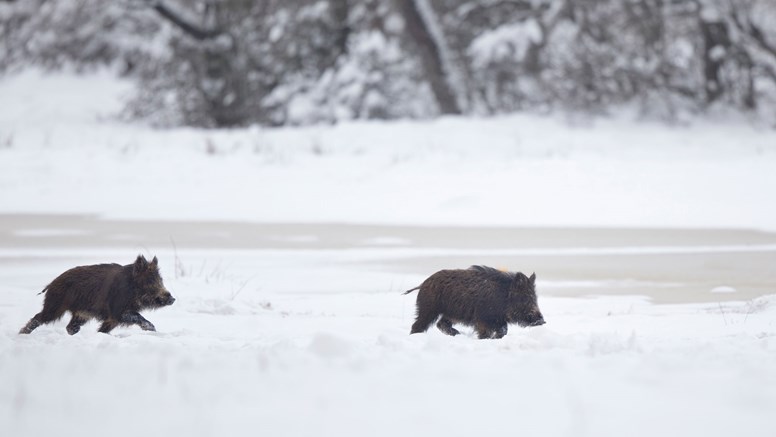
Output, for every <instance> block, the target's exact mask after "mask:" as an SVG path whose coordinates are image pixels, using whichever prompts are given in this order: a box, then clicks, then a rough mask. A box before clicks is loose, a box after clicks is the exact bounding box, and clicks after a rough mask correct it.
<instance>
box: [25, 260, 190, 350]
mask: <svg viewBox="0 0 776 437" xmlns="http://www.w3.org/2000/svg"><path fill="white" fill-rule="evenodd" d="M42 293H46V296H45V298H44V301H43V310H42V311H41V312H39V313H38V314H36V315H35V316H34V317H33V318H32V319H30V321H29V322H28V323H27V324H26V325H25V326H24V327H23V328H22V329H21V330H20V331H19V333H20V334H29V333H31V332H32V331H33V330H34V329H35V328H37V327H38V326H40V325H43V324H46V323H50V322H53V321H56V320H59V319H61V318H62V316H64V314H65V312H68V311H69V312H70V313H71V315H72V318H71V320H70V322H69V323H68V325H67V332H68V333H69V334H70V335H73V334H75V333H77V332H78V331H79V330H80V329H81V326H82V325H83V324H84V323H86V322H87V321H89V320H90V319H92V318H96V319H98V320H100V321H102V325H101V326H100V332H105V333H107V332H110V331H111V330H112V329H113V328H115V327H116V326H118V325H138V326H140V327H141V328H142V329H144V330H147V331H155V330H156V328H155V327H154V325H153V324H152V323H151V322H149V321H148V320H146V319H145V318H143V316H141V315H140V313H139V312H140V311H142V310H144V309H154V308H160V307H163V306H167V305H172V303H173V302H175V299H174V298H173V297H172V295H171V294H170V292H169V291H167V289H166V288H165V287H164V283H163V282H162V277H161V275H160V274H159V267H158V260H157V259H156V257H154V259H153V260H152V261H151V262H150V263H149V262H148V261H147V260H146V259H145V257H143V256H141V255H139V256H138V257H137V259H136V260H135V262H134V263H132V264H128V265H125V266H121V265H119V264H97V265H91V266H80V267H74V268H72V269H70V270H68V271H66V272H64V273H62V274H61V275H59V276H58V277H56V278H55V279H54V280H53V281H51V283H50V284H49V285H47V286H46V287H45V288H44V289H43V291H41V292H40V293H38V294H42Z"/></svg>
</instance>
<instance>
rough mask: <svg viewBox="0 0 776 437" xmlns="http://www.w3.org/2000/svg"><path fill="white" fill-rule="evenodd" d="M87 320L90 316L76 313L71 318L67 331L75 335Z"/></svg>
mask: <svg viewBox="0 0 776 437" xmlns="http://www.w3.org/2000/svg"><path fill="white" fill-rule="evenodd" d="M87 321H89V319H88V318H86V317H84V316H83V315H81V314H78V313H74V314H73V318H72V319H70V323H68V324H67V328H66V329H67V333H68V334H70V335H75V334H76V333H77V332H78V331H80V330H81V326H83V325H84V323H86V322H87Z"/></svg>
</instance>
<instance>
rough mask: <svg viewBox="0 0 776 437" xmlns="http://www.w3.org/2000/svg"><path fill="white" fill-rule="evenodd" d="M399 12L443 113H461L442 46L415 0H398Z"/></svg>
mask: <svg viewBox="0 0 776 437" xmlns="http://www.w3.org/2000/svg"><path fill="white" fill-rule="evenodd" d="M396 5H397V6H398V10H399V13H400V14H401V16H402V18H404V23H405V26H406V29H407V33H408V34H409V36H410V38H411V39H412V41H413V42H414V43H415V48H416V50H417V53H418V56H419V57H420V62H421V66H422V67H423V72H424V73H425V76H426V80H428V83H429V85H430V86H431V91H432V92H433V93H434V97H435V99H436V101H437V105H438V106H439V111H440V112H441V113H442V114H461V108H460V107H459V106H458V101H457V100H456V97H455V93H454V92H453V88H452V86H451V85H450V81H449V77H448V74H447V72H446V71H445V69H444V67H443V64H442V57H441V54H440V48H439V47H438V46H437V44H436V43H435V42H434V38H433V37H432V36H431V32H430V31H429V28H428V25H427V24H426V22H425V21H423V17H422V16H421V14H420V11H419V10H418V7H417V5H416V4H415V0H396Z"/></svg>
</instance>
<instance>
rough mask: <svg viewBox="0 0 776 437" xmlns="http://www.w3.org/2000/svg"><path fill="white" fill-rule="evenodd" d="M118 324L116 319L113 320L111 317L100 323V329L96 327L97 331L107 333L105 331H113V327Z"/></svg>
mask: <svg viewBox="0 0 776 437" xmlns="http://www.w3.org/2000/svg"><path fill="white" fill-rule="evenodd" d="M118 325H119V322H118V321H116V320H113V319H108V320H106V321H104V322H102V325H100V329H98V331H100V332H102V333H105V334H107V333H109V332H111V331H113V328H115V327H116V326H118Z"/></svg>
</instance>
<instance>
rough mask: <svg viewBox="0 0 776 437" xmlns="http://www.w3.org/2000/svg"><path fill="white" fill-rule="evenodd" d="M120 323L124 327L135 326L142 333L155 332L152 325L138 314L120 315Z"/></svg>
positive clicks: (133, 312)
mask: <svg viewBox="0 0 776 437" xmlns="http://www.w3.org/2000/svg"><path fill="white" fill-rule="evenodd" d="M121 323H123V324H125V325H137V326H139V327H140V329H142V330H143V331H156V327H155V326H154V324H153V323H151V322H149V321H148V320H146V318H145V317H143V316H141V315H140V313H138V312H135V311H132V312H127V313H124V314H122V315H121Z"/></svg>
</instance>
